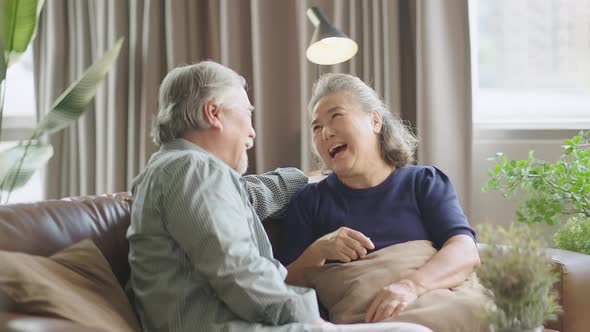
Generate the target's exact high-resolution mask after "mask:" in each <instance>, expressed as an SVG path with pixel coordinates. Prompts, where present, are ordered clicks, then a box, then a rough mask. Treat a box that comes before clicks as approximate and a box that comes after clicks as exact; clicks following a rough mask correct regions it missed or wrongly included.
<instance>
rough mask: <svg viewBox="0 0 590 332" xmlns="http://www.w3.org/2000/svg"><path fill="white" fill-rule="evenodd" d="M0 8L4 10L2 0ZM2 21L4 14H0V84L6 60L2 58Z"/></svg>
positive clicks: (3, 77)
mask: <svg viewBox="0 0 590 332" xmlns="http://www.w3.org/2000/svg"><path fill="white" fill-rule="evenodd" d="M0 8H2V9H4V0H0ZM4 21H5V19H4V14H0V83H2V81H4V79H5V78H6V58H5V56H4ZM0 91H1V90H0Z"/></svg>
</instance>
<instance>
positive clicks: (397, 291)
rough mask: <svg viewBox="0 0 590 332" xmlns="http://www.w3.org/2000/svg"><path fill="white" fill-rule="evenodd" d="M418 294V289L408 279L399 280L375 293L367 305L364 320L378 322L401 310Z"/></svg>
mask: <svg viewBox="0 0 590 332" xmlns="http://www.w3.org/2000/svg"><path fill="white" fill-rule="evenodd" d="M418 296H419V291H418V290H417V287H416V286H415V285H414V283H413V282H412V281H410V280H400V281H398V282H396V283H393V284H391V285H389V286H387V287H384V288H383V289H381V291H379V293H377V295H376V296H375V298H374V299H373V302H371V304H370V305H369V310H367V315H366V317H365V321H366V322H367V323H375V322H380V321H382V320H384V319H386V318H389V317H391V316H393V315H395V314H397V313H399V312H401V311H403V310H404V309H405V308H406V307H407V306H408V305H409V304H410V303H412V302H414V301H415V300H416V299H417V298H418Z"/></svg>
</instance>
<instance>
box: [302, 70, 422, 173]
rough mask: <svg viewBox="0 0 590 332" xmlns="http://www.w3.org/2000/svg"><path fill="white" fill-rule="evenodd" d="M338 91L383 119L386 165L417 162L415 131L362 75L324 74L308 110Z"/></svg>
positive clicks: (381, 138) (381, 142)
mask: <svg viewBox="0 0 590 332" xmlns="http://www.w3.org/2000/svg"><path fill="white" fill-rule="evenodd" d="M337 92H345V93H349V94H350V95H351V96H352V97H353V98H355V99H356V100H357V101H358V102H359V103H360V105H361V108H362V110H363V111H365V112H367V113H373V112H378V113H380V114H381V116H382V118H383V125H382V128H381V132H380V133H379V142H380V146H381V157H382V158H383V160H385V162H387V164H389V165H391V166H395V167H399V166H404V165H406V164H413V163H415V159H414V153H415V151H416V147H417V146H418V138H416V136H415V135H414V134H413V133H412V130H411V129H410V127H409V126H408V125H406V124H405V123H404V121H402V119H401V118H400V117H399V115H398V114H397V113H394V112H391V111H390V110H389V107H388V106H387V105H385V103H384V102H383V101H382V100H381V98H379V96H378V95H377V93H376V92H375V90H373V89H372V88H371V87H370V86H368V85H367V84H365V82H363V81H362V80H361V79H360V78H358V77H355V76H352V75H349V74H324V75H322V76H321V77H320V78H319V80H318V81H317V82H316V83H315V84H314V86H313V92H312V96H311V100H310V101H309V105H308V108H309V112H310V114H313V111H314V108H315V106H316V105H317V103H318V102H319V101H320V99H322V98H323V97H325V96H327V95H329V94H332V93H337ZM313 151H314V153H315V154H316V157H318V158H317V159H318V162H319V163H320V166H321V167H322V168H325V165H323V163H322V161H321V158H319V154H318V152H317V150H316V148H315V146H313Z"/></svg>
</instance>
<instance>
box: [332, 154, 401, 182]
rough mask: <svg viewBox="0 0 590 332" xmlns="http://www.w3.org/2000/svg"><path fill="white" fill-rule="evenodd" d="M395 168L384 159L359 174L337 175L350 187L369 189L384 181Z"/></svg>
mask: <svg viewBox="0 0 590 332" xmlns="http://www.w3.org/2000/svg"><path fill="white" fill-rule="evenodd" d="M394 170H395V167H394V166H391V165H389V164H387V163H386V162H385V161H384V160H382V161H381V163H377V164H373V165H372V166H371V168H370V170H367V171H364V172H361V173H358V174H345V175H342V174H336V176H337V177H338V179H339V180H340V181H341V182H342V183H344V184H345V185H346V186H347V187H349V188H353V189H368V188H373V187H375V186H378V185H380V184H381V183H383V181H385V179H387V177H388V176H390V175H391V173H392V172H393V171H394Z"/></svg>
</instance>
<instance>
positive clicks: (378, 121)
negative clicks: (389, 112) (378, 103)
mask: <svg viewBox="0 0 590 332" xmlns="http://www.w3.org/2000/svg"><path fill="white" fill-rule="evenodd" d="M371 125H372V126H373V132H374V133H375V134H379V133H380V132H381V128H382V127H383V115H381V113H379V112H373V113H371Z"/></svg>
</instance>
